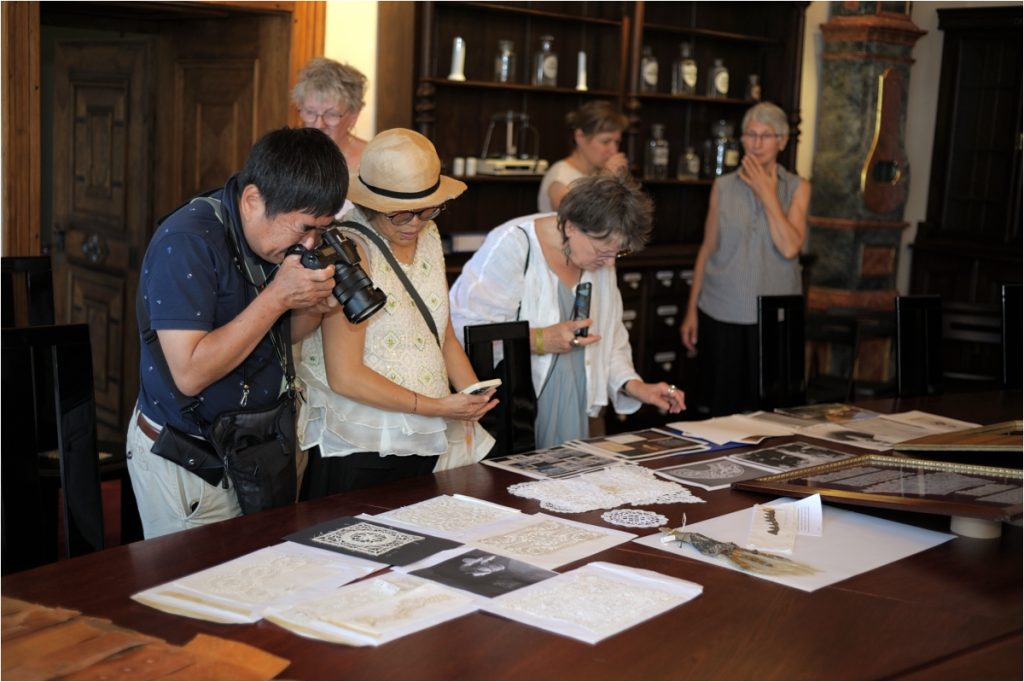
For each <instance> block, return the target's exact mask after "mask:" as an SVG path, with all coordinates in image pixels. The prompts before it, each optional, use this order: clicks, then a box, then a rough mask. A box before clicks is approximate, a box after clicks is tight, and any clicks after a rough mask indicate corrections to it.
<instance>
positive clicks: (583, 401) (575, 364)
mask: <svg viewBox="0 0 1024 682" xmlns="http://www.w3.org/2000/svg"><path fill="white" fill-rule="evenodd" d="M575 298H576V296H575V294H574V293H573V290H572V289H570V288H569V287H567V286H565V284H563V283H562V282H559V283H558V310H559V313H560V317H561V319H562V320H568V319H570V317H571V316H572V305H573V301H574V300H575ZM589 434H590V431H589V425H588V420H587V374H586V367H585V365H584V353H583V351H582V350H573V351H570V352H568V353H559V354H558V355H556V356H555V359H554V362H553V363H552V365H551V371H550V372H548V376H547V378H546V379H545V381H544V387H543V388H542V389H541V391H540V396H539V397H538V398H537V427H536V434H535V435H536V439H537V448H538V449H539V448H550V447H553V446H555V445H561V444H562V443H564V442H565V441H567V440H573V439H575V438H586V437H587V436H588V435H589Z"/></svg>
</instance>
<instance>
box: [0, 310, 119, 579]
mask: <svg viewBox="0 0 1024 682" xmlns="http://www.w3.org/2000/svg"><path fill="white" fill-rule="evenodd" d="M2 336H3V341H2V355H3V394H4V410H3V418H2V420H3V455H2V457H0V462H2V469H3V484H2V486H3V502H2V506H3V561H2V564H3V569H2V570H3V573H4V574H7V573H11V572H14V571H20V570H24V569H26V568H31V567H33V566H38V565H41V564H44V563H49V562H52V561H56V560H57V558H58V542H57V537H58V532H57V528H58V526H57V489H58V483H59V490H60V494H61V496H62V502H63V504H62V505H61V507H62V509H63V523H64V550H65V551H66V553H67V555H68V556H70V557H73V556H77V555H80V554H85V553H88V552H93V551H96V550H98V549H102V548H103V505H102V501H101V494H100V472H99V452H98V449H97V445H96V404H95V399H94V393H93V377H92V349H91V346H90V343H89V327H88V325H84V324H73V325H56V326H38V327H19V328H5V329H3V330H2ZM40 453H53V454H52V457H51V459H52V461H54V462H55V464H56V467H57V470H58V477H57V478H54V477H52V476H49V477H47V476H46V475H45V474H46V472H45V471H44V469H45V468H46V467H45V464H46V462H45V459H46V457H47V454H40Z"/></svg>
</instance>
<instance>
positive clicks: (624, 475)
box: [508, 464, 704, 514]
mask: <svg viewBox="0 0 1024 682" xmlns="http://www.w3.org/2000/svg"><path fill="white" fill-rule="evenodd" d="M508 491H509V492H510V493H512V494H513V495H516V496H517V497H526V498H529V499H533V500H538V501H539V502H540V506H541V507H543V508H544V509H547V510H549V511H554V512H561V513H565V514H578V513H581V512H587V511H593V510H595V509H615V508H616V507H621V506H623V505H641V504H680V503H682V504H693V503H697V502H703V501H704V500H702V499H701V498H699V497H696V496H695V495H693V494H692V493H691V492H690V491H689V490H688V489H686V488H684V487H683V486H681V485H679V484H678V483H672V482H671V481H663V480H661V479H659V478H655V476H654V473H653V472H652V471H650V470H649V469H645V468H643V467H639V466H636V465H632V464H623V465H618V466H612V467H609V468H607V469H602V470H601V471H593V472H590V473H588V474H582V475H580V476H575V477H573V478H567V479H552V480H546V481H528V482H526V483H516V484H514V485H510V486H509V487H508Z"/></svg>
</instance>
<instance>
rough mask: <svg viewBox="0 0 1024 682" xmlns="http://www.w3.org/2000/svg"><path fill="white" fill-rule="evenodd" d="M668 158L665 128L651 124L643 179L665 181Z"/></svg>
mask: <svg viewBox="0 0 1024 682" xmlns="http://www.w3.org/2000/svg"><path fill="white" fill-rule="evenodd" d="M668 156H669V155H668V140H666V139H665V126H664V125H663V124H661V123H653V124H651V139H650V140H648V141H647V154H646V155H645V157H644V178H648V179H652V180H665V179H667V178H668Z"/></svg>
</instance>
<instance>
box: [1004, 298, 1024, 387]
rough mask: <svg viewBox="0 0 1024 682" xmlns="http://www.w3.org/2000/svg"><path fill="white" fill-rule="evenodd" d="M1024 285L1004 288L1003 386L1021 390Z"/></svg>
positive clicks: (1023, 339) (1023, 344)
mask: <svg viewBox="0 0 1024 682" xmlns="http://www.w3.org/2000/svg"><path fill="white" fill-rule="evenodd" d="M1022 289H1024V285H1020V284H1004V285H1003V287H1002V297H1001V298H1002V318H1003V319H1002V322H1003V324H1002V343H1003V352H1002V356H1003V386H1005V387H1006V388H1020V387H1021V383H1022V376H1021V372H1022V368H1021V353H1022V352H1024V321H1022V319H1021V318H1022V316H1021V312H1022V311H1021V305H1022V301H1021V290H1022Z"/></svg>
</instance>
